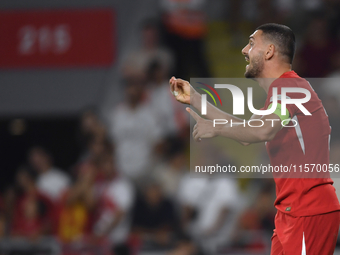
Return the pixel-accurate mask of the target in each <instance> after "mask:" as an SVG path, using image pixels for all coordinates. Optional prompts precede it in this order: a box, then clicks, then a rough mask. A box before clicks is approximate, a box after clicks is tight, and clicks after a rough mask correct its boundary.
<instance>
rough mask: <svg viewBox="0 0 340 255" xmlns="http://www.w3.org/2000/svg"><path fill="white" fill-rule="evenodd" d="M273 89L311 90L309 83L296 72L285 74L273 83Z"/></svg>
mask: <svg viewBox="0 0 340 255" xmlns="http://www.w3.org/2000/svg"><path fill="white" fill-rule="evenodd" d="M273 87H276V88H280V87H302V88H307V89H310V88H311V86H310V84H309V82H308V81H307V80H306V79H304V78H302V77H300V76H299V75H298V74H297V73H296V72H295V71H288V72H285V73H283V74H282V75H281V76H280V77H279V78H278V79H276V80H275V81H274V82H273Z"/></svg>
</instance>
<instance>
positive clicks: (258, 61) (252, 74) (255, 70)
mask: <svg viewBox="0 0 340 255" xmlns="http://www.w3.org/2000/svg"><path fill="white" fill-rule="evenodd" d="M263 66H264V61H263V58H262V54H261V53H259V54H258V55H257V56H255V57H253V59H252V60H250V61H249V66H248V70H246V72H245V73H244V76H245V77H246V78H251V79H254V78H257V77H259V75H260V73H261V72H262V70H263Z"/></svg>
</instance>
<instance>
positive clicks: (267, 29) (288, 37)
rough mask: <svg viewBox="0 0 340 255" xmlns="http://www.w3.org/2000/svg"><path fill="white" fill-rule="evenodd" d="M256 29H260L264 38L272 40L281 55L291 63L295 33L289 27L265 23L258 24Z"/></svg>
mask: <svg viewBox="0 0 340 255" xmlns="http://www.w3.org/2000/svg"><path fill="white" fill-rule="evenodd" d="M256 30H261V31H262V32H263V35H264V36H265V38H266V39H268V40H270V41H271V42H273V43H274V44H275V45H276V46H277V47H278V51H279V52H280V53H281V54H282V56H285V57H286V58H287V60H288V62H289V63H290V64H292V62H293V59H294V54H295V35H294V33H293V31H292V30H291V29H290V28H289V27H287V26H285V25H280V24H275V23H267V24H263V25H261V26H259V27H258V28H257V29H256Z"/></svg>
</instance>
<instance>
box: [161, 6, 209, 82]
mask: <svg viewBox="0 0 340 255" xmlns="http://www.w3.org/2000/svg"><path fill="white" fill-rule="evenodd" d="M206 3H207V1H205V0H187V1H182V0H160V5H161V8H162V10H163V23H164V27H165V29H164V32H165V35H164V41H165V42H166V43H167V45H168V46H169V48H170V49H171V50H172V51H173V52H174V54H175V59H176V65H175V67H176V68H175V71H174V73H175V76H177V77H181V78H183V79H189V78H190V77H209V76H210V74H209V68H208V65H207V61H206V58H205V56H204V54H205V52H204V38H205V36H206V33H207V17H206V14H205V12H204V8H205V4H206Z"/></svg>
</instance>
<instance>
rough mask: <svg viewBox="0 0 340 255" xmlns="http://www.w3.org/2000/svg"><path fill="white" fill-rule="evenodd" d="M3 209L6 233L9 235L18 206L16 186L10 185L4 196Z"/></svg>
mask: <svg viewBox="0 0 340 255" xmlns="http://www.w3.org/2000/svg"><path fill="white" fill-rule="evenodd" d="M1 202H2V204H1V211H2V212H3V219H4V221H5V226H4V227H5V229H4V230H5V234H6V235H8V234H9V232H10V230H11V227H12V224H13V217H14V212H15V209H16V208H15V207H16V190H15V188H14V186H8V187H7V188H6V189H5V192H4V194H3V197H2V201H1Z"/></svg>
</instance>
